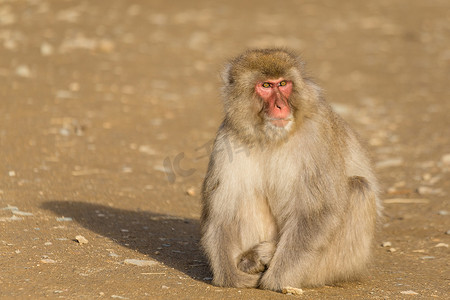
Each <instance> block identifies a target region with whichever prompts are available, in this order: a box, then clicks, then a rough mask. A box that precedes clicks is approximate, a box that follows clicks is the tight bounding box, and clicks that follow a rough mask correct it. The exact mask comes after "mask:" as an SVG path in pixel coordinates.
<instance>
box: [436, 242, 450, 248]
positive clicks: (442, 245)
mask: <svg viewBox="0 0 450 300" xmlns="http://www.w3.org/2000/svg"><path fill="white" fill-rule="evenodd" d="M434 247H445V248H448V244H446V243H439V244H437V245H436V246H434Z"/></svg>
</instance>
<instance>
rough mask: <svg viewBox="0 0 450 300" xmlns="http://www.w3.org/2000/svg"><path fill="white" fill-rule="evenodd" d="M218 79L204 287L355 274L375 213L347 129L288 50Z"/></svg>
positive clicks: (276, 287) (359, 153) (360, 153)
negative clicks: (218, 120) (220, 105)
mask: <svg viewBox="0 0 450 300" xmlns="http://www.w3.org/2000/svg"><path fill="white" fill-rule="evenodd" d="M223 80H224V86H223V100H224V108H225V118H224V121H223V123H222V125H221V126H220V128H219V131H218V133H217V137H216V140H215V143H214V147H213V152H212V154H211V158H210V162H209V166H208V171H207V174H206V178H205V181H204V183H203V190H202V201H203V203H202V204H203V211H202V216H201V231H202V238H201V245H202V247H203V249H204V251H205V253H206V256H207V258H208V260H209V263H210V267H211V270H212V272H213V284H215V285H218V286H227V287H259V288H261V289H268V290H273V291H280V290H281V289H282V288H283V287H297V288H301V287H310V286H320V285H324V284H332V283H334V282H337V281H344V280H351V279H356V278H357V277H358V275H360V274H361V273H362V272H363V271H364V269H365V266H366V264H367V262H368V260H369V258H370V252H371V244H372V240H373V236H374V230H375V227H376V220H377V215H378V213H379V212H380V210H381V205H380V202H379V200H378V196H377V181H376V178H375V176H374V173H373V171H372V168H371V164H370V160H369V158H368V155H367V153H366V151H365V150H364V149H363V147H362V146H361V144H360V143H359V141H358V138H357V136H356V134H355V133H354V132H353V131H352V130H351V129H350V127H349V126H348V125H347V124H346V123H345V122H344V121H343V120H342V119H341V118H340V117H339V116H338V115H336V113H334V112H333V111H332V109H331V108H330V106H329V105H328V104H327V103H326V102H325V101H324V100H323V98H322V97H321V93H320V89H319V87H318V86H317V85H316V84H315V83H314V82H312V81H311V80H310V79H309V78H308V77H307V76H306V75H305V73H304V70H303V63H302V61H301V60H300V58H299V57H297V56H296V55H294V54H292V53H291V52H288V51H285V50H280V49H264V50H251V51H247V52H245V53H244V54H242V55H240V56H238V57H237V58H235V59H233V60H232V61H231V62H230V63H229V64H228V66H227V67H226V70H225V72H224V74H223ZM230 147H231V148H230ZM236 148H239V149H241V150H242V149H244V150H245V151H234V149H236ZM230 151H231V154H233V155H230Z"/></svg>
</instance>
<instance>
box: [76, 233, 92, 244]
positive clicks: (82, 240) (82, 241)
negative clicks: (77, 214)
mask: <svg viewBox="0 0 450 300" xmlns="http://www.w3.org/2000/svg"><path fill="white" fill-rule="evenodd" d="M75 240H76V241H77V242H78V243H79V244H87V243H89V242H88V240H87V239H86V238H85V237H84V236H82V235H77V236H76V237H75Z"/></svg>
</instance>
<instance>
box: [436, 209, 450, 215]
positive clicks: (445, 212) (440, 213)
mask: <svg viewBox="0 0 450 300" xmlns="http://www.w3.org/2000/svg"><path fill="white" fill-rule="evenodd" d="M449 214H450V213H449V212H448V211H446V210H440V211H438V215H441V216H448V215H449Z"/></svg>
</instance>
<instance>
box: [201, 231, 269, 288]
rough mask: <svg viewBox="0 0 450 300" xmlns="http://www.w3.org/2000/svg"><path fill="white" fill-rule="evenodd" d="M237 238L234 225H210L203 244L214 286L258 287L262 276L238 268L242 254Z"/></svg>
mask: <svg viewBox="0 0 450 300" xmlns="http://www.w3.org/2000/svg"><path fill="white" fill-rule="evenodd" d="M237 237H238V230H237V228H236V226H235V225H233V224H209V225H208V227H207V230H206V232H205V234H204V236H203V238H202V244H203V248H204V249H205V252H206V254H207V256H208V258H209V262H210V266H211V269H212V271H213V284H214V285H218V286H227V287H238V288H243V287H246V288H250V287H256V286H257V285H258V281H259V279H260V277H261V275H260V274H249V273H245V272H243V271H241V270H239V269H238V267H237V260H238V257H239V255H240V254H241V252H242V250H241V247H240V246H239V245H238V243H237V240H238V238H237Z"/></svg>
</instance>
